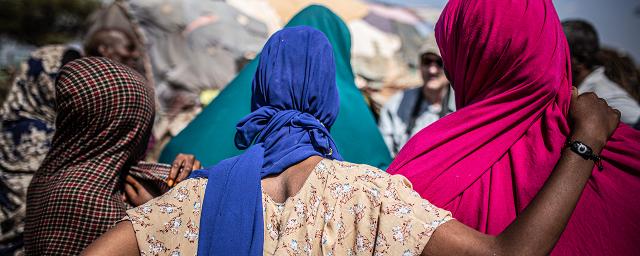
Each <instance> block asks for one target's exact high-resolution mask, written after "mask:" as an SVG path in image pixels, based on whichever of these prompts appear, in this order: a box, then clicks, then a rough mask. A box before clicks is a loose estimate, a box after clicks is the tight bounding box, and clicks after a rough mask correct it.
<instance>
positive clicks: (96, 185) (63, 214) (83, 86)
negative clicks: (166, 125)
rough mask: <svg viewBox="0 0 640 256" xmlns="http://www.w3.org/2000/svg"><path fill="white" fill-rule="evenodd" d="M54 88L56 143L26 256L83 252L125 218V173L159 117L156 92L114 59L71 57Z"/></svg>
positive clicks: (36, 182)
mask: <svg viewBox="0 0 640 256" xmlns="http://www.w3.org/2000/svg"><path fill="white" fill-rule="evenodd" d="M55 89H56V110H57V116H56V122H55V125H56V132H55V135H54V137H53V142H52V147H51V150H50V151H49V154H48V155H47V157H46V158H45V160H44V161H43V163H42V165H41V167H40V168H39V169H38V171H37V172H36V174H35V176H34V178H33V181H32V182H31V185H30V186H29V190H28V194H27V216H26V221H25V249H26V253H27V255H52V254H56V255H77V254H79V253H80V252H81V251H82V250H83V249H84V248H85V247H86V246H88V245H89V244H90V243H91V242H92V241H93V240H95V239H96V238H97V237H98V236H100V235H101V234H102V233H104V232H105V231H107V230H108V229H109V228H110V227H112V226H113V225H114V224H115V223H116V222H117V221H118V220H120V219H121V218H122V217H124V215H125V204H124V203H123V202H122V200H121V199H120V198H121V189H122V184H123V178H124V176H125V175H126V173H127V172H128V170H129V168H130V166H131V165H132V164H133V163H136V162H137V161H138V160H139V159H140V158H141V157H142V155H143V154H144V151H145V148H146V142H147V140H148V137H149V136H150V131H151V125H152V121H153V115H154V102H153V92H152V91H151V90H152V89H151V88H149V87H147V86H146V85H145V80H144V79H143V78H142V76H140V75H139V74H137V73H135V72H134V71H132V70H130V69H129V68H127V67H125V66H123V65H120V64H116V63H114V62H112V61H110V60H108V59H104V58H83V59H79V60H75V61H73V62H70V63H69V64H67V65H65V66H64V67H63V68H62V69H61V71H60V74H59V76H58V79H57V81H56V84H55Z"/></svg>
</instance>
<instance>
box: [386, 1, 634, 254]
mask: <svg viewBox="0 0 640 256" xmlns="http://www.w3.org/2000/svg"><path fill="white" fill-rule="evenodd" d="M514 21H517V22H514ZM436 39H437V41H438V45H439V46H440V51H441V53H442V58H443V61H444V66H445V67H446V70H447V71H448V75H449V78H450V81H452V84H453V86H454V89H455V92H456V103H457V106H458V111H457V112H455V113H453V114H451V115H449V116H447V117H445V118H444V119H441V120H440V121H439V122H437V123H435V124H433V125H431V126H429V127H427V128H425V129H423V130H422V131H421V132H420V133H418V134H417V135H416V136H415V137H414V138H412V139H411V140H410V141H409V143H408V144H407V145H406V146H405V147H404V148H403V149H402V150H401V152H400V153H399V155H398V156H397V158H396V159H395V160H394V162H393V163H392V165H391V166H390V167H389V170H388V172H389V173H391V174H402V175H404V176H406V177H407V178H408V179H409V180H410V181H411V182H412V183H413V185H414V188H415V190H416V191H418V193H420V195H421V196H422V197H423V198H427V199H429V201H431V202H432V203H433V204H435V205H436V206H438V207H442V208H444V209H447V210H449V211H451V212H452V213H453V217H455V218H456V219H457V220H459V221H460V222H462V223H464V224H466V225H469V226H470V227H473V228H475V229H477V230H479V231H481V232H483V233H487V234H493V235H495V234H499V233H500V232H503V230H505V228H506V227H507V226H508V225H509V224H510V223H512V222H513V220H514V219H515V218H516V217H517V216H519V215H521V214H522V213H523V211H524V210H525V209H526V207H527V206H528V205H530V202H531V201H532V200H533V198H534V197H535V196H536V195H537V194H538V193H539V191H540V189H541V187H542V185H543V184H544V183H545V181H546V180H547V179H548V178H549V175H552V173H553V172H552V170H553V168H554V166H556V163H557V161H558V159H559V158H560V157H561V155H562V148H563V145H564V144H565V142H566V138H567V136H569V134H570V130H569V125H568V123H567V121H566V118H565V117H566V116H567V113H568V110H569V105H570V98H571V97H570V93H571V72H570V71H571V67H570V56H569V48H568V46H567V42H566V39H565V36H564V33H563V31H562V27H561V25H560V21H559V20H558V15H557V14H556V12H555V10H554V7H553V4H552V1H551V0H544V1H488V0H480V1H461V0H452V1H449V3H448V4H447V6H446V7H445V9H444V11H443V13H442V15H441V17H440V20H439V21H438V23H437V26H436ZM639 141H640V133H638V132H636V131H633V130H632V129H630V128H629V127H628V126H626V125H620V127H619V128H618V129H617V130H616V132H615V133H614V135H613V137H612V138H611V140H610V141H609V143H607V145H606V148H605V150H604V151H603V153H602V167H603V170H602V171H594V173H593V176H592V177H591V178H590V180H589V183H588V185H587V189H586V190H585V191H584V193H583V194H582V197H581V199H580V203H579V204H578V206H577V208H576V210H575V212H574V213H573V216H572V218H571V221H570V222H569V224H568V225H567V229H566V231H565V232H564V233H563V236H562V238H561V239H560V240H559V242H558V244H557V246H556V247H555V249H554V254H556V255H562V254H569V255H602V254H606V255H628V254H634V253H637V252H638V251H639V250H640V236H638V235H637V234H639V233H640V221H638V216H640V201H638V200H637V195H638V194H640V172H639V170H640V143H639ZM623 227H624V228H623Z"/></svg>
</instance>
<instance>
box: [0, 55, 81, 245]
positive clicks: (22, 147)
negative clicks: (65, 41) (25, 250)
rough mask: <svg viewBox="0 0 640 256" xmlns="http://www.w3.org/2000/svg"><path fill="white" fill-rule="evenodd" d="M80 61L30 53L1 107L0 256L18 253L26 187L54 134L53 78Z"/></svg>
mask: <svg viewBox="0 0 640 256" xmlns="http://www.w3.org/2000/svg"><path fill="white" fill-rule="evenodd" d="M79 57H80V52H79V51H78V50H77V49H74V48H71V47H67V46H64V45H50V46H44V47H42V48H39V49H37V50H36V51H34V52H32V53H31V56H30V57H29V59H28V60H27V61H26V62H24V63H23V64H22V65H21V67H20V72H19V74H18V76H17V77H16V78H15V79H14V81H13V84H12V86H11V89H10V93H9V96H8V98H7V101H5V102H4V104H3V105H2V107H1V108H0V255H16V254H20V252H21V251H22V247H23V239H22V232H23V229H24V222H23V220H24V216H25V201H26V194H27V186H28V185H29V182H31V178H32V177H33V174H34V173H35V172H36V170H37V169H38V167H39V166H40V163H41V162H42V160H43V159H44V157H45V156H46V155H47V152H49V147H51V138H52V137H53V133H54V119H55V111H54V97H55V95H54V94H55V93H54V86H53V85H54V79H55V77H56V76H57V74H58V70H59V69H60V67H62V66H63V65H64V64H66V63H67V62H69V61H72V60H74V59H77V58H79Z"/></svg>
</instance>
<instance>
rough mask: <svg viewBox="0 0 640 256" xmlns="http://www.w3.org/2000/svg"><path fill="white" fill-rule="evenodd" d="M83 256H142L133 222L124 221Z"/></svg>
mask: <svg viewBox="0 0 640 256" xmlns="http://www.w3.org/2000/svg"><path fill="white" fill-rule="evenodd" d="M81 255H83V256H101V255H104V256H109V255H111V256H120V255H129V256H131V255H140V250H139V249H138V241H137V240H136V233H135V232H134V231H133V224H131V221H122V222H120V223H118V225H116V226H115V227H114V228H112V229H111V230H109V231H108V232H107V233H104V234H103V235H102V236H100V237H99V238H98V239H97V240H95V241H93V243H91V245H89V247H87V248H86V249H84V251H83V252H82V254H81Z"/></svg>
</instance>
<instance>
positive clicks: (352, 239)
mask: <svg viewBox="0 0 640 256" xmlns="http://www.w3.org/2000/svg"><path fill="white" fill-rule="evenodd" d="M514 20H518V21H519V22H513V21H514ZM139 47H140V46H139V45H138V44H136V43H135V39H134V38H133V35H130V34H128V32H126V31H123V30H120V29H116V28H102V29H98V30H96V31H93V32H92V34H91V35H90V36H89V37H87V39H86V40H85V44H84V47H83V49H79V48H77V47H73V46H65V45H53V46H45V47H42V48H40V49H38V50H36V51H34V52H33V53H32V54H31V56H30V57H29V59H28V60H27V61H26V62H25V64H24V65H22V67H21V73H20V74H19V75H18V76H17V77H16V78H15V80H14V83H13V87H12V89H11V91H10V93H9V96H8V98H7V100H6V101H5V102H4V103H3V106H2V108H1V110H0V115H1V117H2V120H0V121H1V124H0V210H1V211H0V232H1V233H0V254H2V255H78V254H83V255H195V254H198V255H259V254H264V255H301V254H313V255H317V254H322V255H353V254H357V255H396V254H401V255H487V254H494V255H498V254H499V255H502V254H509V255H512V254H515V255H548V254H552V255H633V254H635V253H637V252H638V251H640V236H638V234H640V221H638V220H639V218H640V203H639V202H638V201H637V200H636V198H635V196H636V195H638V194H640V131H638V129H640V105H639V104H638V100H640V93H639V92H640V71H638V69H637V68H636V67H635V64H634V63H633V60H632V59H631V58H630V57H629V56H625V55H621V54H619V53H617V52H616V51H613V50H610V49H607V48H605V47H601V44H600V41H599V37H598V33H597V32H596V30H595V29H594V27H593V26H592V25H591V24H589V23H588V22H586V21H583V20H566V21H563V22H561V21H560V19H559V18H558V15H557V14H556V11H555V8H554V6H553V3H552V1H551V0H543V1H530V0H526V1H516V2H513V1H488V0H480V1H462V0H451V1H449V2H448V4H447V5H446V7H445V8H444V10H443V11H442V14H441V16H440V19H439V20H438V22H437V25H436V27H435V31H434V36H433V37H431V38H428V39H427V40H426V41H425V42H424V44H423V47H422V49H421V51H420V56H416V57H417V58H419V63H420V67H419V72H420V73H421V75H422V80H423V83H422V84H421V85H419V86H417V87H416V88H414V89H410V90H406V91H402V92H399V93H398V94H396V95H394V96H392V97H391V98H390V99H389V100H388V102H387V103H386V104H385V105H384V107H383V108H382V110H381V111H380V113H379V115H377V116H378V117H379V118H378V120H376V118H375V117H374V115H373V113H372V112H371V110H370V108H369V107H368V105H367V102H366V101H365V100H364V97H363V95H362V93H361V92H360V91H359V90H358V88H357V87H356V86H355V83H354V80H355V76H354V72H353V70H352V67H351V58H350V56H351V37H350V32H349V29H348V27H347V26H346V25H345V23H344V21H342V20H341V19H340V17H338V16H337V15H336V14H334V13H333V12H332V11H331V10H330V9H328V8H326V7H323V6H319V5H311V6H309V7H307V8H305V9H303V10H302V11H301V12H299V13H298V14H297V15H295V16H294V17H293V18H291V20H290V21H289V23H288V24H287V25H286V26H285V28H283V29H281V30H280V31H278V32H276V33H275V34H273V35H272V36H271V37H270V38H269V40H268V41H267V42H266V44H265V45H264V47H263V48H262V52H261V53H260V54H259V55H258V56H257V57H256V58H255V59H254V60H252V61H251V62H250V63H248V64H246V65H245V66H244V68H243V69H242V70H241V71H240V72H239V74H238V75H237V77H236V78H235V79H233V80H232V81H231V82H230V84H228V85H227V86H226V87H225V88H224V89H223V90H222V91H221V93H220V95H218V96H217V97H216V98H215V100H214V101H213V102H211V104H209V105H207V106H206V107H204V108H203V109H202V112H201V113H200V114H198V115H197V116H196V117H195V118H194V119H193V120H191V122H190V123H189V124H188V125H187V126H186V128H184V130H182V131H181V132H180V133H179V134H178V135H176V136H175V137H173V138H171V140H170V141H169V142H168V143H158V141H159V140H162V138H158V137H157V136H155V135H154V132H153V129H158V128H157V124H158V118H157V117H156V115H157V111H158V106H157V103H156V102H157V96H156V93H155V85H154V84H153V82H152V81H149V80H148V79H147V78H148V76H147V75H146V74H145V70H144V68H143V67H142V64H141V62H140V56H141V54H142V52H143V49H139ZM165 144H166V145H165ZM160 150H161V151H162V154H160V156H159V159H155V158H156V157H155V155H156V154H157V153H156V152H159V151H160ZM156 160H158V163H156Z"/></svg>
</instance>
